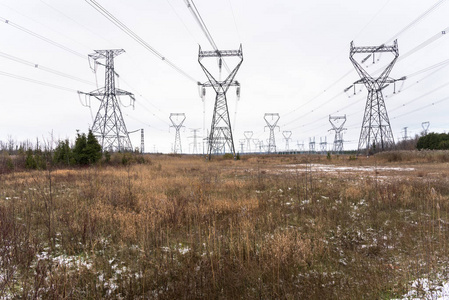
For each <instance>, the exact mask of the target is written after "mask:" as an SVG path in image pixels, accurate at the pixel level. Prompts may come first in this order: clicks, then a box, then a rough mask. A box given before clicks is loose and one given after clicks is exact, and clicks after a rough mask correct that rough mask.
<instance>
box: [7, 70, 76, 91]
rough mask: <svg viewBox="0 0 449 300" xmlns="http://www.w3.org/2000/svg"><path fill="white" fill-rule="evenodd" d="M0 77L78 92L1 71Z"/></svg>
mask: <svg viewBox="0 0 449 300" xmlns="http://www.w3.org/2000/svg"><path fill="white" fill-rule="evenodd" d="M0 75H3V76H8V77H11V78H15V79H19V80H23V81H28V82H32V83H35V84H40V85H43V86H48V87H52V88H55V89H59V90H63V91H68V92H74V93H77V92H78V91H77V90H74V89H71V88H67V87H64V86H61V85H56V84H52V83H48V82H44V81H40V80H36V79H32V78H28V77H23V76H19V75H15V74H11V73H7V72H3V71H0Z"/></svg>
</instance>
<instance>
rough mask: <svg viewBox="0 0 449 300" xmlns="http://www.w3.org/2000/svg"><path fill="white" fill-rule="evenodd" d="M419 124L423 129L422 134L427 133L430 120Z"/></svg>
mask: <svg viewBox="0 0 449 300" xmlns="http://www.w3.org/2000/svg"><path fill="white" fill-rule="evenodd" d="M421 126H422V129H423V135H427V132H428V130H429V126H430V122H422V123H421Z"/></svg>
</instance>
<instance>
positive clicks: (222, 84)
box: [198, 45, 243, 159]
mask: <svg viewBox="0 0 449 300" xmlns="http://www.w3.org/2000/svg"><path fill="white" fill-rule="evenodd" d="M223 57H238V58H239V61H238V63H237V65H236V66H235V68H234V69H233V70H232V71H231V72H230V73H229V75H228V77H226V79H225V80H223V81H222V80H221V78H220V77H221V68H222V65H223ZM204 58H218V65H219V76H218V77H219V78H218V79H217V78H216V77H215V76H213V75H212V73H211V72H210V71H209V70H208V69H207V68H206V67H205V66H204V64H203V63H202V60H203V59H204ZM198 62H199V64H200V66H201V68H202V69H203V71H204V73H205V74H206V76H207V79H208V80H209V82H207V83H204V84H203V87H212V88H213V89H214V90H215V93H216V94H217V95H216V97H215V105H214V113H213V116H212V124H211V129H210V133H209V140H208V151H207V155H208V158H209V159H211V156H212V154H218V153H226V151H227V150H228V151H229V152H231V153H232V155H233V156H234V157H235V148H234V139H233V137H232V129H231V121H230V118H229V110H228V103H227V100H226V92H227V91H228V89H229V87H231V86H237V87H239V86H240V84H239V82H238V81H234V78H235V75H236V74H237V71H238V70H239V68H240V66H241V64H242V62H243V52H242V45H240V48H239V49H238V50H215V51H202V50H201V47H200V49H199V53H198ZM226 146H228V149H226Z"/></svg>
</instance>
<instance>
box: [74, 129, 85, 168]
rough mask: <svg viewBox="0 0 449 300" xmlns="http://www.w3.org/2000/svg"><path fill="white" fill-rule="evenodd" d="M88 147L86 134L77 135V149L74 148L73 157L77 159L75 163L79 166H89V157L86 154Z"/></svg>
mask: <svg viewBox="0 0 449 300" xmlns="http://www.w3.org/2000/svg"><path fill="white" fill-rule="evenodd" d="M86 147H87V138H86V134H85V133H83V134H79V133H77V137H76V140H75V147H74V148H73V156H74V158H75V162H76V163H77V164H78V165H87V164H89V157H88V156H87V154H86Z"/></svg>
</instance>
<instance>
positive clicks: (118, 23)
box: [85, 0, 199, 83]
mask: <svg viewBox="0 0 449 300" xmlns="http://www.w3.org/2000/svg"><path fill="white" fill-rule="evenodd" d="M85 1H86V2H87V3H88V4H89V5H90V6H92V7H93V8H94V9H95V10H96V11H98V12H99V13H101V14H102V15H103V16H104V17H105V18H106V19H108V20H109V21H110V22H112V23H113V24H114V25H115V26H117V27H118V28H119V29H120V30H121V31H123V32H124V33H126V34H127V35H128V36H129V37H131V38H132V39H133V40H135V41H136V42H137V43H139V44H140V45H141V46H143V47H144V48H145V49H147V50H148V51H150V52H151V53H152V54H153V55H155V56H156V57H158V58H159V59H161V60H162V61H164V62H165V63H167V64H168V65H169V66H170V67H172V68H173V69H174V70H176V71H177V72H178V73H180V74H182V75H184V76H185V77H187V78H188V79H190V80H191V81H194V82H195V83H198V82H199V81H198V80H195V78H193V77H192V76H190V75H189V74H187V73H186V72H184V71H183V70H182V69H181V68H179V67H178V66H176V65H175V64H174V63H172V62H171V61H170V60H168V59H167V58H166V57H165V56H163V55H162V54H161V53H160V52H158V51H157V50H156V49H155V48H153V47H152V46H150V45H149V44H148V43H147V42H146V41H145V40H143V39H142V38H141V37H139V36H138V35H137V34H136V33H135V32H133V31H132V30H131V29H130V28H129V27H128V26H126V25H125V24H124V23H122V22H121V21H120V20H119V19H117V18H116V17H115V16H114V15H113V14H111V13H110V12H109V11H107V10H106V9H105V8H104V7H103V6H101V5H100V4H99V3H98V2H96V1H95V0H85Z"/></svg>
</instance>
